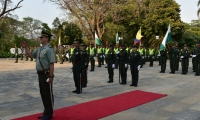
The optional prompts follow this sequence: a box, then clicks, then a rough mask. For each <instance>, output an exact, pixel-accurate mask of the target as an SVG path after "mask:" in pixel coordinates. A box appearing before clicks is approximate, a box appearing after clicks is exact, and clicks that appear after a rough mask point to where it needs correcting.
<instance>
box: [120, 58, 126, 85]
mask: <svg viewBox="0 0 200 120" xmlns="http://www.w3.org/2000/svg"><path fill="white" fill-rule="evenodd" d="M127 67H128V65H127ZM119 71H120V72H119V74H120V76H121V80H122V83H124V84H126V78H127V68H125V62H119Z"/></svg>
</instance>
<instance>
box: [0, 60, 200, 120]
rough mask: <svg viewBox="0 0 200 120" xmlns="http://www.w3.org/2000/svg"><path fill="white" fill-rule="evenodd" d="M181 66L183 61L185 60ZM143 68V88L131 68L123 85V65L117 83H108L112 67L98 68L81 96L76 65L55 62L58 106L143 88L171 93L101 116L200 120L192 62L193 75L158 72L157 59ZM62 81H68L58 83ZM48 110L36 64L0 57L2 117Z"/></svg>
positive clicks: (199, 84)
mask: <svg viewBox="0 0 200 120" xmlns="http://www.w3.org/2000/svg"><path fill="white" fill-rule="evenodd" d="M180 65H181V64H180ZM148 66H149V63H148V62H147V63H146V65H145V66H144V67H143V68H141V70H140V75H139V77H140V78H139V83H138V87H137V88H135V87H130V86H129V85H130V84H131V75H130V70H128V84H127V85H124V86H122V85H119V81H118V73H119V71H118V69H115V72H114V74H115V75H114V83H112V84H108V83H107V81H108V74H107V69H106V68H104V67H105V65H104V66H102V67H101V68H98V67H95V71H94V72H88V87H87V88H84V89H83V93H82V94H80V95H77V94H73V93H72V92H71V91H72V90H74V89H75V87H74V82H73V75H72V74H71V75H69V77H67V75H68V74H69V73H70V72H71V63H66V62H65V63H64V64H59V63H57V64H55V79H54V86H53V88H54V95H55V109H57V108H62V107H66V106H72V105H76V104H79V103H83V102H87V101H91V100H96V99H100V98H105V97H109V96H112V95H116V94H120V93H124V92H128V91H132V90H144V91H149V92H155V93H161V94H167V95H168V96H166V97H164V98H161V99H159V100H155V101H153V102H150V103H147V104H144V105H141V106H138V107H135V108H132V109H128V110H125V111H122V112H119V113H116V114H114V115H111V116H108V117H105V118H102V119H101V120H113V119H115V120H200V77H196V76H194V73H193V72H192V65H191V62H190V66H189V73H188V75H181V67H180V68H179V71H177V72H176V74H169V72H170V71H169V63H167V70H166V73H159V71H160V66H158V62H154V67H148ZM62 79H64V80H63V82H62V83H60V84H58V83H59V82H60V81H61V80H62ZM42 111H43V105H42V102H41V98H40V94H39V88H38V80H37V74H36V70H35V62H31V61H21V60H19V63H14V59H10V58H9V59H0V119H1V120H9V119H12V118H16V117H21V116H25V115H26V116H27V115H30V114H35V113H39V112H42Z"/></svg>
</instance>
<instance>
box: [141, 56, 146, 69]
mask: <svg viewBox="0 0 200 120" xmlns="http://www.w3.org/2000/svg"><path fill="white" fill-rule="evenodd" d="M141 57H142V58H141V68H142V67H143V65H144V62H145V60H144V59H145V58H144V56H141Z"/></svg>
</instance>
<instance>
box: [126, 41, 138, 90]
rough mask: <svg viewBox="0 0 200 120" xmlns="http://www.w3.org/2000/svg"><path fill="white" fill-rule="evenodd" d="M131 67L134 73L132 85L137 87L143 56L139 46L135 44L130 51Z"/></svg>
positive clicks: (132, 73)
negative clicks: (138, 48) (138, 49)
mask: <svg viewBox="0 0 200 120" xmlns="http://www.w3.org/2000/svg"><path fill="white" fill-rule="evenodd" d="M129 64H130V67H131V75H132V84H131V85H130V86H134V87H137V86H138V77H139V69H140V66H141V56H140V53H139V52H138V51H137V46H136V45H133V51H132V52H131V53H130V61H129Z"/></svg>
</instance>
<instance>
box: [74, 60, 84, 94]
mask: <svg viewBox="0 0 200 120" xmlns="http://www.w3.org/2000/svg"><path fill="white" fill-rule="evenodd" d="M73 76H74V83H75V87H76V90H77V91H80V92H81V90H82V89H81V84H82V80H81V64H80V63H75V62H74V63H73Z"/></svg>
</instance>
